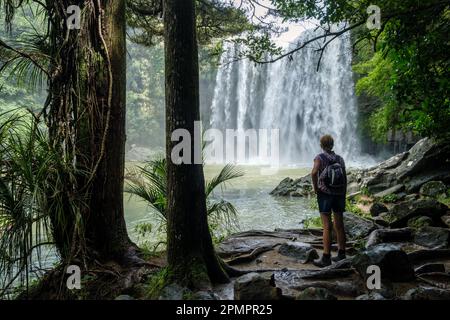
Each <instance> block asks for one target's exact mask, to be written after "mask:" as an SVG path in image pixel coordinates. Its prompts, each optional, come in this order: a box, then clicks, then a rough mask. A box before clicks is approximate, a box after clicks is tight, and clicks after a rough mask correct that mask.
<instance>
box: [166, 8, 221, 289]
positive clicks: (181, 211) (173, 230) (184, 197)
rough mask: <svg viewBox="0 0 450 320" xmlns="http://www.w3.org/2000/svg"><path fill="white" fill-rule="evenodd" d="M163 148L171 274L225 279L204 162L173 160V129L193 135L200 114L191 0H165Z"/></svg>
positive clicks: (188, 281) (200, 281) (191, 281)
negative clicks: (211, 220)
mask: <svg viewBox="0 0 450 320" xmlns="http://www.w3.org/2000/svg"><path fill="white" fill-rule="evenodd" d="M164 25H165V32H164V37H165V74H166V153H167V178H168V181H167V182H168V186H167V189H168V200H167V201H168V225H167V255H168V263H169V269H170V274H171V276H172V280H173V281H176V282H180V283H182V284H184V285H188V286H191V287H203V286H207V285H208V284H209V283H210V281H213V282H226V281H228V276H227V274H226V272H225V271H224V268H223V264H222V263H221V261H220V260H219V259H218V257H217V255H216V253H215V251H214V247H213V243H212V239H211V234H210V232H209V228H208V221H207V214H206V198H205V180H204V175H203V165H202V164H181V165H177V164H174V163H173V162H172V159H171V153H172V149H173V147H174V146H175V145H176V144H178V142H173V141H171V136H172V133H173V132H174V130H176V129H186V130H187V131H189V133H190V135H191V151H192V152H191V154H192V163H194V152H193V151H194V121H199V120H200V111H199V110H200V107H199V70H198V51H197V50H198V48H197V39H196V23H195V7H194V0H183V1H180V0H165V1H164Z"/></svg>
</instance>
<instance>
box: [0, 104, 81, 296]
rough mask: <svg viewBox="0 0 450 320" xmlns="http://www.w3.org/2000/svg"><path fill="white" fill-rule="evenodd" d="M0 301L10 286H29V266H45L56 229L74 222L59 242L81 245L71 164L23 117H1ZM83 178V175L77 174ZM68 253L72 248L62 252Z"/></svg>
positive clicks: (32, 121) (78, 205)
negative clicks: (45, 251) (70, 190)
mask: <svg viewBox="0 0 450 320" xmlns="http://www.w3.org/2000/svg"><path fill="white" fill-rule="evenodd" d="M0 154H1V155H2V159H1V160H2V161H1V163H0V167H1V171H0V221H1V223H0V297H2V296H3V295H4V294H7V293H8V291H9V290H10V288H11V287H14V286H21V285H24V284H25V283H28V280H30V277H31V274H30V273H29V268H30V265H32V264H34V263H41V262H42V260H43V259H44V257H43V256H42V255H41V254H42V248H44V247H46V248H53V246H54V243H53V240H54V237H55V229H57V228H51V227H50V225H51V222H54V226H60V227H61V228H63V226H65V225H66V224H67V223H68V221H69V219H74V220H75V230H72V231H73V232H74V234H73V235H72V234H69V233H70V230H69V229H65V230H66V231H67V234H59V235H58V236H60V237H65V238H67V239H72V240H74V241H78V240H80V238H79V237H78V236H79V232H80V231H81V230H82V219H81V215H80V211H81V208H83V207H84V206H85V203H86V201H85V199H84V197H83V196H78V195H74V194H73V193H71V195H70V201H69V197H68V193H67V191H68V190H67V186H71V185H72V183H73V181H75V179H74V176H75V173H74V171H73V169H72V167H71V164H69V163H65V160H64V159H63V158H62V157H61V154H60V153H59V152H58V151H57V150H55V148H54V146H53V145H52V144H51V143H50V142H49V141H48V136H47V133H46V131H45V130H44V129H43V128H42V127H41V125H40V124H39V123H38V122H37V121H36V120H35V118H34V117H33V116H32V115H31V114H29V113H25V112H9V113H6V114H1V115H0ZM79 174H82V173H79ZM59 249H61V250H70V248H63V247H61V248H59Z"/></svg>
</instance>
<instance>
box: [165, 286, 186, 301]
mask: <svg viewBox="0 0 450 320" xmlns="http://www.w3.org/2000/svg"><path fill="white" fill-rule="evenodd" d="M191 294H192V291H191V290H189V289H187V288H185V287H181V286H180V285H178V284H176V283H172V284H169V285H168V286H166V287H164V289H162V290H161V293H160V295H159V300H183V298H184V297H185V296H186V295H191Z"/></svg>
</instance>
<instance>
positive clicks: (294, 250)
mask: <svg viewBox="0 0 450 320" xmlns="http://www.w3.org/2000/svg"><path fill="white" fill-rule="evenodd" d="M278 252H279V253H280V254H281V255H283V256H287V257H292V258H295V259H298V260H299V261H300V262H301V263H308V262H310V261H312V260H314V259H316V258H318V257H319V254H318V253H317V251H316V249H314V248H313V247H312V246H311V245H310V244H307V243H303V242H293V241H289V242H286V243H283V244H282V245H281V246H280V248H279V249H278Z"/></svg>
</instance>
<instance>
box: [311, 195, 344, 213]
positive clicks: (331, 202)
mask: <svg viewBox="0 0 450 320" xmlns="http://www.w3.org/2000/svg"><path fill="white" fill-rule="evenodd" d="M317 202H318V204H319V212H320V213H331V211H333V212H334V213H342V212H344V211H345V195H331V194H327V193H323V192H318V193H317Z"/></svg>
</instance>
